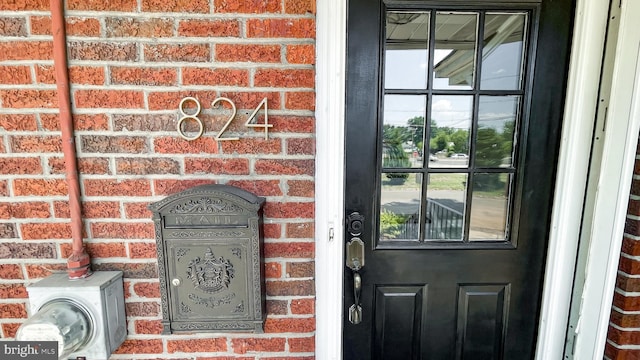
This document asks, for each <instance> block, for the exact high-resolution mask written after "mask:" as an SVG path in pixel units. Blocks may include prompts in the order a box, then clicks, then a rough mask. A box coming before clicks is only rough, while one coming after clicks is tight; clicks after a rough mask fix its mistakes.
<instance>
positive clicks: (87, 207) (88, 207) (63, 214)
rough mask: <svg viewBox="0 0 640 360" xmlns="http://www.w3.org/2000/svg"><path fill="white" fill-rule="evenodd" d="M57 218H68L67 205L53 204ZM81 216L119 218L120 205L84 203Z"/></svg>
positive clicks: (116, 203) (100, 202)
mask: <svg viewBox="0 0 640 360" xmlns="http://www.w3.org/2000/svg"><path fill="white" fill-rule="evenodd" d="M53 208H54V213H55V216H56V217H57V218H69V217H70V212H69V203H68V202H66V201H64V202H63V201H56V202H54V204H53ZM82 216H83V217H84V218H87V219H101V218H119V217H120V203H119V202H117V201H85V202H83V203H82Z"/></svg>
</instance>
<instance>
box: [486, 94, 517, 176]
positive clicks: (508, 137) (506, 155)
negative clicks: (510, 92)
mask: <svg viewBox="0 0 640 360" xmlns="http://www.w3.org/2000/svg"><path fill="white" fill-rule="evenodd" d="M519 105H520V97H519V96H480V104H479V108H478V118H479V119H478V135H477V138H476V158H475V159H476V166H478V167H509V166H511V164H512V159H513V141H514V135H515V134H514V129H515V125H516V123H517V121H516V120H517V117H518V114H519V112H518V108H519Z"/></svg>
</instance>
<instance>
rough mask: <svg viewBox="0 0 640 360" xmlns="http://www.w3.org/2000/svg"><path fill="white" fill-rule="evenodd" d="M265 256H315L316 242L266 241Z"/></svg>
mask: <svg viewBox="0 0 640 360" xmlns="http://www.w3.org/2000/svg"><path fill="white" fill-rule="evenodd" d="M264 256H265V257H266V258H278V257H285V258H313V257H314V256H315V244H314V243H312V242H286V243H279V242H278V243H265V244H264Z"/></svg>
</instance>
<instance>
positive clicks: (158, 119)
mask: <svg viewBox="0 0 640 360" xmlns="http://www.w3.org/2000/svg"><path fill="white" fill-rule="evenodd" d="M111 118H112V120H113V129H114V130H115V131H144V132H148V131H175V130H176V116H175V115H174V114H113V115H111Z"/></svg>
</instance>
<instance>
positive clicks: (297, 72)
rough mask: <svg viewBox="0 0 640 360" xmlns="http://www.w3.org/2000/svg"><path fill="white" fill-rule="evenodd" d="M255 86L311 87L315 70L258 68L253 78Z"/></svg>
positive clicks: (313, 82) (313, 83)
mask: <svg viewBox="0 0 640 360" xmlns="http://www.w3.org/2000/svg"><path fill="white" fill-rule="evenodd" d="M253 81H254V85H255V86H261V87H288V88H313V87H314V85H315V72H314V71H313V70H308V69H258V70H257V71H256V73H255V75H254V78H253Z"/></svg>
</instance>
